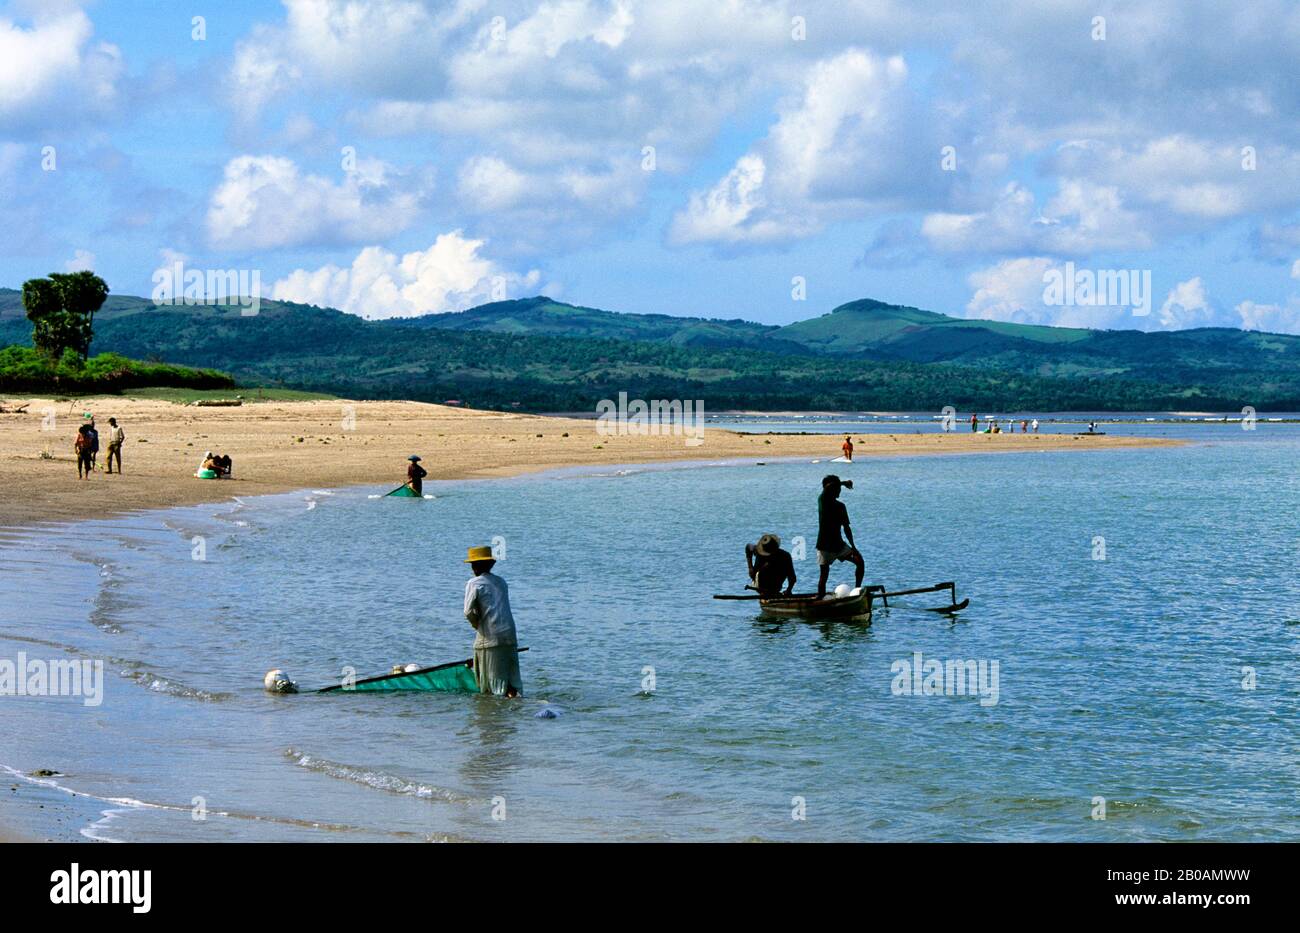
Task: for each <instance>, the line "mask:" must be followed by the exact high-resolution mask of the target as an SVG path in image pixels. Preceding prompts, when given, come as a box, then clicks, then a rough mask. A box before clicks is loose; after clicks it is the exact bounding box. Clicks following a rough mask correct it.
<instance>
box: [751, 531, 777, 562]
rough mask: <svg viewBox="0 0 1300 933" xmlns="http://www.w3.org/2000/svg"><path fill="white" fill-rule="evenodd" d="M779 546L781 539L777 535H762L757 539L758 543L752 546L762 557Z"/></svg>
mask: <svg viewBox="0 0 1300 933" xmlns="http://www.w3.org/2000/svg"><path fill="white" fill-rule="evenodd" d="M780 546H781V539H780V537H778V536H777V535H763V537H761V538H759V539H758V544H756V545H755V546H754V550H756V551H758V553H759V554H761V555H763V556H764V557H767V556H768V555H770V554H771V553H772V552H773V551H774V550H776V549H777V548H779V547H780Z"/></svg>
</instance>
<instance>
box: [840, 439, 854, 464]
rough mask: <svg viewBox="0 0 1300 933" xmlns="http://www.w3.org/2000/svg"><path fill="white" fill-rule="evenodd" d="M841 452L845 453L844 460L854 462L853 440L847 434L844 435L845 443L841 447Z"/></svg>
mask: <svg viewBox="0 0 1300 933" xmlns="http://www.w3.org/2000/svg"><path fill="white" fill-rule="evenodd" d="M840 450H842V451H844V459H845V460H848V461H850V462H852V460H853V438H851V437H849V436H848V435H847V434H846V435H844V443H843V444H841V445H840Z"/></svg>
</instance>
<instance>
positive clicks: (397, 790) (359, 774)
mask: <svg viewBox="0 0 1300 933" xmlns="http://www.w3.org/2000/svg"><path fill="white" fill-rule="evenodd" d="M284 755H285V757H286V758H288V759H289V760H290V761H292V762H293V763H294V764H296V765H298V767H300V768H306V769H307V770H308V771H315V772H316V773H317V774H324V775H326V776H327V777H332V778H338V779H340V780H343V781H351V782H352V783H353V784H360V785H362V786H363V787H371V788H374V789H375V790H382V791H384V792H385V793H389V794H398V795H400V796H403V797H415V798H417V799H420V800H441V801H444V802H446V803H459V804H473V803H481V801H479V800H477V799H476V798H474V797H470V796H467V795H465V794H461V793H458V792H456V791H454V790H449V789H448V788H445V787H435V786H434V785H432V784H424V783H421V782H419V781H412V780H410V779H408V778H404V777H401V776H399V775H396V774H387V773H385V772H383V771H377V770H375V769H374V768H362V767H357V766H356V765H347V764H342V763H340V762H337V761H329V760H328V759H325V758H318V757H317V756H315V755H309V754H307V753H306V752H300V751H297V750H296V749H292V748H288V749H285V752H284Z"/></svg>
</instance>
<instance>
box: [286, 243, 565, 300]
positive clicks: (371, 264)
mask: <svg viewBox="0 0 1300 933" xmlns="http://www.w3.org/2000/svg"><path fill="white" fill-rule="evenodd" d="M483 246H484V241H482V240H474V239H468V238H466V237H465V236H464V235H463V234H462V232H461V231H460V230H454V231H452V232H451V233H443V234H439V236H438V238H437V239H436V240H435V241H434V242H433V245H432V246H430V247H429V248H428V249H426V250H423V251H417V252H412V253H406V254H405V255H402V256H398V255H397V254H396V253H393V252H390V251H388V250H386V249H383V248H382V247H379V246H368V247H366V248H365V249H363V250H362V251H361V252H360V253H359V254H357V256H356V258H355V259H354V260H353V261H352V264H351V266H348V267H340V266H335V265H328V266H322V267H321V268H319V269H315V270H308V269H297V270H295V271H294V272H291V273H290V274H289V275H288V276H286V277H284V278H282V279H280V280H278V281H277V282H276V283H275V284H274V285H273V286H272V287H271V297H272V298H276V299H279V300H281V301H296V302H301V303H304V304H314V305H322V306H328V307H332V308H338V309H340V310H342V311H347V312H349V313H351V314H358V315H363V316H365V317H369V318H392V317H409V316H411V315H417V314H426V313H429V312H442V311H458V310H463V309H465V308H469V307H472V306H474V305H476V304H481V303H483V302H486V301H490V300H493V293H494V292H495V291H499V290H500V289H501V288H503V287H504V289H505V292H506V294H507V295H508V296H509V297H512V298H517V297H521V296H522V294H523V293H524V292H525V291H526V290H528V289H535V288H536V286H537V283H538V282H539V281H540V280H541V274H540V272H538V271H537V270H535V269H534V270H531V271H529V272H528V273H526V274H524V275H517V274H513V273H509V272H507V271H505V270H504V269H502V268H500V267H499V266H497V265H496V263H494V262H493V261H492V260H490V259H488V258H487V257H485V256H483V255H482V254H481V252H480V251H481V249H482V248H483Z"/></svg>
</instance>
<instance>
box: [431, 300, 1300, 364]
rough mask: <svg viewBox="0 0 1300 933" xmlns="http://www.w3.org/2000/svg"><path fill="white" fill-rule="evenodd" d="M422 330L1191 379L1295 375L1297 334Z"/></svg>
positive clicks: (886, 314) (833, 321) (700, 327)
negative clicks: (1244, 374)
mask: <svg viewBox="0 0 1300 933" xmlns="http://www.w3.org/2000/svg"><path fill="white" fill-rule="evenodd" d="M409 320H410V322H411V323H412V324H414V325H415V326H420V327H436V328H445V329H449V330H460V331H472V330H477V331H485V332H490V333H511V334H519V335H524V334H546V335H550V336H565V337H595V338H610V339H620V340H655V341H658V340H662V341H666V342H668V343H672V344H677V345H681V346H700V347H730V348H745V347H748V348H752V349H756V350H764V351H768V352H773V353H781V354H794V355H808V354H812V355H816V356H834V357H853V358H859V359H870V360H878V361H885V360H893V361H899V362H904V361H905V362H911V363H952V364H956V365H960V366H971V367H977V368H984V369H998V370H1008V371H1012V372H1021V373H1026V374H1033V375H1039V376H1054V377H1071V378H1073V377H1112V376H1123V377H1127V378H1137V379H1146V380H1152V381H1157V382H1173V383H1195V382H1198V381H1200V380H1202V379H1204V377H1205V376H1206V374H1207V373H1210V374H1217V375H1224V374H1226V373H1228V372H1260V373H1268V374H1277V375H1278V376H1280V377H1285V376H1286V375H1287V374H1288V373H1290V375H1291V376H1292V377H1293V378H1294V377H1295V375H1296V371H1297V370H1300V337H1298V336H1293V335H1288V334H1269V333H1263V332H1259V331H1241V330H1234V329H1232V328H1221V327H1220V328H1197V329H1193V330H1182V331H1156V332H1144V331H1137V330H1088V329H1086V328H1080V327H1049V326H1045V325H1040V324H1015V323H1010V322H1004V321H986V320H982V319H971V318H957V317H950V316H949V315H946V314H940V313H938V312H936V311H925V310H922V309H920V308H912V307H907V306H903V305H892V304H887V303H886V302H882V301H875V300H873V299H869V298H866V299H861V300H859V301H852V302H849V303H847V304H843V305H840V306H839V307H837V308H835V309H834V310H833V311H830V312H828V313H826V314H823V315H821V316H819V317H815V318H808V319H806V320H803V321H797V322H795V323H793V324H786V325H784V326H780V325H764V324H755V323H753V322H750V321H744V320H740V319H731V320H718V319H704V318H695V317H674V316H671V315H664V314H622V313H619V312H614V311H602V310H598V309H594V308H583V307H579V306H575V305H570V304H565V303H564V302H558V301H554V300H552V299H549V298H546V297H544V296H538V297H535V298H524V299H519V300H516V301H501V302H495V303H493V304H487V305H480V306H479V307H477V308H471V309H470V310H468V311H462V312H459V313H450V314H427V315H423V316H421V317H418V318H412V319H409Z"/></svg>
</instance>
